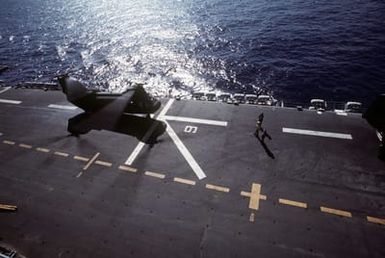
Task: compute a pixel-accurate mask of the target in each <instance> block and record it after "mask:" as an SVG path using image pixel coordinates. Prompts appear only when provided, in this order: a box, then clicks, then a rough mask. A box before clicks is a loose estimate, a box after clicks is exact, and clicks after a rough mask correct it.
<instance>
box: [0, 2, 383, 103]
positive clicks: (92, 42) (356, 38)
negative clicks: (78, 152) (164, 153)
mask: <svg viewBox="0 0 385 258" xmlns="http://www.w3.org/2000/svg"><path fill="white" fill-rule="evenodd" d="M0 64H2V65H8V66H9V67H10V69H9V70H8V71H7V72H4V73H3V74H1V75H0V79H2V80H5V81H6V82H9V83H17V82H21V81H31V80H36V81H51V80H52V79H53V78H54V76H56V75H58V74H62V73H69V74H71V75H72V76H74V77H76V78H79V79H81V80H82V81H83V82H85V83H86V84H87V85H89V87H93V88H99V89H106V90H110V91H122V90H124V89H125V88H126V87H129V86H130V85H132V84H133V83H144V84H145V87H146V88H147V90H148V91H150V92H151V93H152V94H154V95H156V96H164V95H166V94H168V92H169V90H170V89H172V92H173V94H182V95H186V96H188V95H189V94H191V92H192V91H197V90H214V91H224V92H233V93H234V92H245V93H253V92H256V91H258V90H259V89H266V91H271V92H273V93H274V96H275V97H276V98H278V99H282V100H286V101H292V102H308V101H309V100H310V99H311V98H316V97H317V98H324V99H327V100H336V101H347V100H356V101H361V102H364V103H368V102H370V101H371V100H372V99H373V98H374V97H375V96H376V95H377V94H380V93H385V1H383V0H339V1H328V0H239V1H230V0H221V1H219V0H206V1H203V0H93V1H90V0H67V1H62V0H0Z"/></svg>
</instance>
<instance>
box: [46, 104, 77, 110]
mask: <svg viewBox="0 0 385 258" xmlns="http://www.w3.org/2000/svg"><path fill="white" fill-rule="evenodd" d="M48 107H49V108H56V109H66V110H75V109H77V107H74V106H68V105H56V104H50V105H48Z"/></svg>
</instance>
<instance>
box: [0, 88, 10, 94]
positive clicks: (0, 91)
mask: <svg viewBox="0 0 385 258" xmlns="http://www.w3.org/2000/svg"><path fill="white" fill-rule="evenodd" d="M10 88H11V87H5V88H4V89H3V90H0V94H1V93H4V92H6V91H7V90H9V89H10Z"/></svg>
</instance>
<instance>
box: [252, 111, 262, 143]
mask: <svg viewBox="0 0 385 258" xmlns="http://www.w3.org/2000/svg"><path fill="white" fill-rule="evenodd" d="M262 122H263V113H261V114H260V115H259V116H258V120H257V124H256V125H255V127H256V128H255V132H254V135H255V137H257V138H259V132H260V131H263V129H262Z"/></svg>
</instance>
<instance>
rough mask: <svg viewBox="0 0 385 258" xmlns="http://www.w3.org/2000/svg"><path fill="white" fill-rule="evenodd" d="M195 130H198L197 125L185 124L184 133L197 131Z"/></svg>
mask: <svg viewBox="0 0 385 258" xmlns="http://www.w3.org/2000/svg"><path fill="white" fill-rule="evenodd" d="M197 131H198V127H196V126H191V125H187V126H186V127H185V128H184V132H185V133H197Z"/></svg>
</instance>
